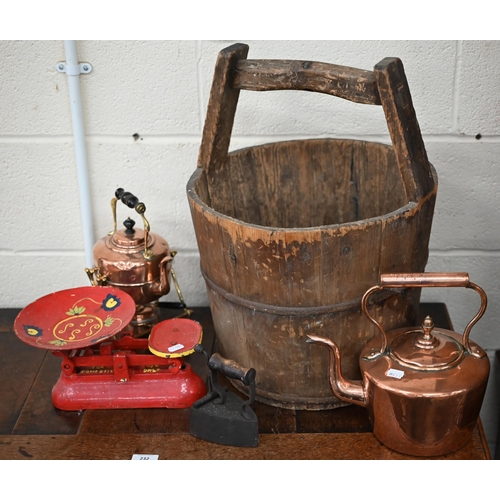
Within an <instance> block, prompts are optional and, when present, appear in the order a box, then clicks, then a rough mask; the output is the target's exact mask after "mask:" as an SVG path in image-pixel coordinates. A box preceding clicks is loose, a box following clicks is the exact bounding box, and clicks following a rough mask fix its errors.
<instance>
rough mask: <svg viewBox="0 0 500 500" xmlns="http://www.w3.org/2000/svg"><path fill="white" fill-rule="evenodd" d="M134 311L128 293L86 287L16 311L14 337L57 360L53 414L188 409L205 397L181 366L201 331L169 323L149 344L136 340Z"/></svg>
mask: <svg viewBox="0 0 500 500" xmlns="http://www.w3.org/2000/svg"><path fill="white" fill-rule="evenodd" d="M135 312H136V304H135V302H134V300H133V299H132V297H131V296H130V295H128V294H127V293H126V292H123V291H121V290H119V289H116V288H112V287H108V286H103V287H100V286H99V287H92V286H88V287H80V288H73V289H68V290H62V291H59V292H55V293H52V294H49V295H46V296H45V297H42V298H40V299H38V300H36V301H35V302H33V303H31V304H30V305H28V306H27V307H25V308H24V309H23V310H22V311H21V312H20V313H19V315H18V316H17V318H16V320H15V322H14V331H15V333H16V335H17V336H18V337H19V339H20V340H22V341H23V342H25V343H26V344H29V345H31V346H34V347H38V348H40V349H47V350H49V351H52V353H53V354H54V355H55V356H59V357H61V358H62V363H61V374H60V376H59V379H58V381H57V382H56V384H55V385H54V387H53V389H52V402H53V404H54V406H55V407H56V408H59V409H60V410H69V411H75V410H87V409H111V408H189V407H190V406H191V405H192V404H193V403H194V402H195V401H197V400H198V399H200V398H201V397H203V396H205V394H206V393H207V390H206V386H205V383H204V382H203V380H202V379H201V377H199V376H198V375H197V374H196V373H195V372H194V371H193V370H192V368H191V366H190V365H189V364H188V363H185V362H183V361H182V358H183V357H184V356H187V355H189V354H191V353H193V352H194V346H195V345H196V344H200V343H201V339H202V335H203V331H202V328H201V325H200V324H199V323H198V322H196V321H193V320H191V319H187V318H175V319H168V320H165V321H162V322H160V323H158V324H157V325H155V327H154V328H153V330H152V331H151V334H150V335H149V338H147V339H144V338H135V337H134V336H133V331H132V329H131V328H130V327H129V323H130V322H131V320H132V318H133V317H134V315H135Z"/></svg>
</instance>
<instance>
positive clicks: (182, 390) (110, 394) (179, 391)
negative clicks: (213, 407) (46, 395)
mask: <svg viewBox="0 0 500 500" xmlns="http://www.w3.org/2000/svg"><path fill="white" fill-rule="evenodd" d="M149 369H150V370H151V373H144V372H143V371H142V373H134V374H132V376H131V377H130V379H129V380H127V381H126V382H117V381H115V379H114V374H113V373H111V374H108V373H93V374H73V375H66V374H65V373H64V372H62V373H61V375H60V376H59V380H58V381H57V382H56V384H55V385H54V387H53V389H52V403H53V404H54V406H55V407H56V408H58V409H60V410H65V411H79V410H103V409H119V408H121V409H123V408H189V407H191V405H192V404H193V403H194V402H195V401H197V400H198V399H200V398H201V397H203V396H204V395H205V394H206V393H207V389H206V386H205V383H204V382H203V380H202V379H201V377H199V376H198V375H197V374H196V373H195V372H194V371H193V370H192V368H191V366H190V365H188V364H186V365H184V367H183V368H182V369H181V370H179V371H178V372H177V373H159V372H155V369H154V368H149ZM96 371H97V372H99V371H101V372H102V371H105V369H104V370H99V369H98V368H97V369H96Z"/></svg>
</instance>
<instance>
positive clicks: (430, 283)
mask: <svg viewBox="0 0 500 500" xmlns="http://www.w3.org/2000/svg"><path fill="white" fill-rule="evenodd" d="M416 287H417V288H424V287H449V288H451V287H463V288H472V289H473V290H475V291H476V292H477V293H478V294H479V296H480V297H481V306H480V308H479V311H478V312H477V314H476V315H475V316H474V317H473V318H472V319H471V321H470V322H469V324H468V325H467V326H466V327H465V330H464V333H463V334H462V345H463V346H464V348H465V350H466V352H468V353H469V354H472V355H473V356H476V354H475V353H473V352H472V351H471V348H470V342H469V335H470V332H471V330H472V327H473V326H474V325H475V324H476V323H477V322H478V321H479V320H480V319H481V317H482V316H483V314H484V312H485V311H486V306H487V305H488V298H487V296H486V293H485V291H484V290H483V289H482V288H481V287H480V286H478V285H476V284H475V283H472V282H471V281H470V280H469V275H468V273H401V274H381V275H380V285H376V286H373V287H372V288H370V289H369V290H368V291H367V292H366V293H365V294H364V295H363V298H362V299H361V309H362V310H363V312H364V313H365V315H366V316H367V318H368V319H369V320H370V321H371V322H372V323H373V324H374V325H375V326H376V327H377V328H378V330H379V331H380V333H381V334H382V346H381V348H380V352H378V353H375V354H374V355H373V356H370V358H372V357H377V356H380V355H381V354H383V353H384V352H385V351H386V349H387V334H386V333H385V330H384V328H383V327H382V325H381V324H380V323H379V322H378V321H377V320H376V319H375V318H374V317H373V316H372V315H371V314H370V312H369V311H368V299H369V297H370V295H371V294H372V293H374V292H376V291H379V290H382V289H384V288H416Z"/></svg>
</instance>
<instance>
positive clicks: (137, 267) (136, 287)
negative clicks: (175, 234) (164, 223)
mask: <svg viewBox="0 0 500 500" xmlns="http://www.w3.org/2000/svg"><path fill="white" fill-rule="evenodd" d="M118 200H121V201H122V202H123V203H124V204H125V205H126V206H127V207H129V208H132V209H135V211H136V213H137V214H139V215H140V217H141V218H142V221H143V224H144V229H136V228H135V227H134V226H135V221H134V220H133V219H131V218H130V217H128V218H127V219H126V220H125V221H124V223H123V225H124V228H123V229H120V230H117V224H116V205H117V202H118ZM111 209H112V213H113V221H114V228H113V230H112V231H110V232H109V233H108V235H107V236H105V237H104V238H101V239H100V240H99V241H98V242H97V243H96V244H95V245H94V249H93V263H94V267H93V268H91V269H89V268H87V269H86V272H87V275H88V276H89V279H90V282H91V283H92V285H97V286H103V285H107V286H112V287H115V288H118V289H120V290H123V291H125V292H127V293H128V294H129V295H130V296H131V297H132V298H133V299H134V301H135V303H136V314H135V316H134V318H133V320H132V321H131V323H130V325H131V326H132V328H133V331H134V336H136V337H141V336H143V335H147V334H149V332H150V331H151V328H152V327H153V326H154V325H155V324H156V323H158V321H159V319H160V311H159V305H160V304H161V305H162V306H163V305H164V306H166V307H174V308H183V309H184V314H183V315H188V316H189V315H190V313H191V311H190V310H188V309H186V305H185V303H184V299H183V297H182V293H181V291H180V288H179V285H178V283H177V279H176V276H175V273H174V270H173V269H172V262H173V258H174V256H175V254H176V252H175V251H171V250H170V247H169V245H168V243H167V241H166V240H165V239H164V238H162V237H161V236H159V235H157V234H155V233H152V232H151V231H150V225H149V222H148V220H147V219H146V217H145V215H144V214H145V212H146V205H145V204H144V203H142V202H141V201H139V199H138V198H137V197H136V196H134V195H133V194H132V193H129V192H126V191H125V190H124V189H122V188H119V189H117V190H116V192H115V196H114V198H112V200H111ZM170 276H172V280H173V282H174V285H175V288H176V290H177V294H178V295H179V299H180V302H174V303H164V302H162V303H159V302H158V301H159V299H160V298H161V297H163V296H164V295H167V294H168V293H169V291H170Z"/></svg>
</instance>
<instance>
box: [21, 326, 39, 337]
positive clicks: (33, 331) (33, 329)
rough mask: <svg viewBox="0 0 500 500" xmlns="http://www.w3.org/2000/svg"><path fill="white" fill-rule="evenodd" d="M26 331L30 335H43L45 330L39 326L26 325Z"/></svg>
mask: <svg viewBox="0 0 500 500" xmlns="http://www.w3.org/2000/svg"><path fill="white" fill-rule="evenodd" d="M24 331H25V332H26V334H27V335H29V336H30V337H41V335H42V333H43V330H42V329H41V328H38V327H37V326H32V325H24Z"/></svg>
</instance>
